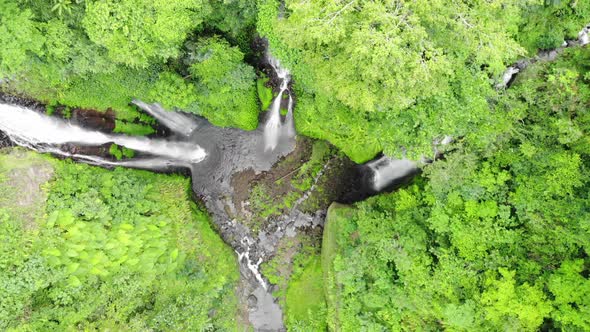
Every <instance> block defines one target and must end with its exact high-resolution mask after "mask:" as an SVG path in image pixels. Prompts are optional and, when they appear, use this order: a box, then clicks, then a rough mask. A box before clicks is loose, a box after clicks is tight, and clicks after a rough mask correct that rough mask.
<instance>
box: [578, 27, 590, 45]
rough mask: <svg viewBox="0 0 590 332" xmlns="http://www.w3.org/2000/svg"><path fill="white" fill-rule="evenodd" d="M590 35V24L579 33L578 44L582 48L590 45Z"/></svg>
mask: <svg viewBox="0 0 590 332" xmlns="http://www.w3.org/2000/svg"><path fill="white" fill-rule="evenodd" d="M589 33H590V24H588V25H587V26H585V27H584V28H583V29H582V30H581V31H580V33H578V42H579V43H580V46H585V45H588V44H589V43H590V37H589V36H588V34H589Z"/></svg>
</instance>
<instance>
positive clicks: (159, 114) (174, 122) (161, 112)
mask: <svg viewBox="0 0 590 332" xmlns="http://www.w3.org/2000/svg"><path fill="white" fill-rule="evenodd" d="M132 103H133V104H135V105H137V106H138V107H139V108H141V109H142V110H144V111H146V112H147V113H149V114H150V115H151V116H153V117H154V118H156V120H158V121H159V122H160V123H161V124H163V125H164V126H166V127H167V128H168V129H170V130H172V132H174V133H177V134H181V135H184V136H190V134H191V133H192V132H193V131H195V129H197V127H198V124H197V122H196V121H195V119H194V118H193V117H192V116H190V115H189V114H185V113H182V112H169V111H166V110H165V109H164V108H163V107H162V106H161V105H160V104H158V103H155V104H147V103H144V102H143V101H141V100H137V99H134V100H133V101H132Z"/></svg>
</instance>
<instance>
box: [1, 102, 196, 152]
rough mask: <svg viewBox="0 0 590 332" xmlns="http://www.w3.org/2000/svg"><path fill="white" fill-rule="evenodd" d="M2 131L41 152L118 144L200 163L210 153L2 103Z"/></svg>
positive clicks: (187, 144)
mask: <svg viewBox="0 0 590 332" xmlns="http://www.w3.org/2000/svg"><path fill="white" fill-rule="evenodd" d="M0 130H1V131H4V132H5V133H6V134H7V135H8V136H9V137H10V138H11V139H12V140H13V141H14V142H15V143H17V144H19V145H24V146H28V147H31V148H35V149H36V150H39V151H41V152H53V153H57V151H56V149H57V148H56V147H55V146H56V145H60V144H66V143H76V144H80V145H91V146H92V145H94V146H96V145H102V144H106V143H115V144H117V145H120V146H124V147H127V148H129V149H133V150H136V151H141V152H145V153H149V154H152V155H155V156H158V157H161V158H168V159H172V160H176V161H181V162H189V163H198V162H200V161H201V160H203V159H204V158H205V157H206V156H207V153H206V152H205V150H203V149H202V148H201V147H200V146H198V145H196V144H190V143H187V142H174V141H166V140H161V139H149V138H146V137H131V136H125V135H114V134H104V133H101V132H98V131H92V130H87V129H84V128H82V127H79V126H76V125H73V124H71V123H68V122H65V121H63V120H61V119H56V118H52V117H49V116H47V115H44V114H40V113H37V112H35V111H33V110H30V109H27V108H23V107H19V106H14V105H8V104H0Z"/></svg>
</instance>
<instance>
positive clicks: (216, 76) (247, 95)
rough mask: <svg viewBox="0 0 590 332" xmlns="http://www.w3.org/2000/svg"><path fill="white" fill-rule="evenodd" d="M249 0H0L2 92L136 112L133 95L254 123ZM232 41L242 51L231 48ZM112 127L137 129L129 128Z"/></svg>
mask: <svg viewBox="0 0 590 332" xmlns="http://www.w3.org/2000/svg"><path fill="white" fill-rule="evenodd" d="M255 18H256V11H255V6H254V4H253V3H252V2H251V1H244V0H234V1H218V0H210V1H209V0H207V1H193V0H183V1H173V2H170V1H137V0H109V1H90V0H88V1H61V0H60V1H57V0H56V1H20V0H2V1H0V35H1V37H0V42H1V43H2V45H4V46H5V47H4V48H3V49H2V50H1V51H0V78H2V79H4V80H7V82H6V84H4V87H3V89H4V90H7V91H10V92H17V93H21V94H25V95H27V96H30V97H33V98H35V99H38V100H41V101H44V102H46V103H49V104H62V105H67V106H71V107H81V108H90V109H97V110H99V111H104V110H107V109H109V108H111V109H114V110H115V111H116V112H117V116H118V117H119V118H120V119H126V120H135V119H139V118H140V115H139V112H138V111H137V110H136V109H135V108H133V107H131V106H129V103H130V101H131V100H132V99H133V98H139V99H142V100H144V101H148V102H161V103H162V104H163V105H164V106H166V107H167V108H174V107H179V108H183V109H186V110H188V111H192V112H196V113H198V114H202V115H204V116H206V117H208V118H210V119H211V121H212V122H213V123H215V124H216V125H220V126H236V127H240V128H243V129H248V130H251V129H254V128H256V125H257V119H258V109H259V106H258V104H257V100H256V80H255V79H256V75H255V73H254V69H253V68H252V67H251V66H249V65H247V64H245V63H244V61H243V60H244V53H243V52H244V51H246V52H249V49H248V46H249V42H250V40H251V38H252V37H253V34H252V30H253V27H254V25H255ZM240 47H241V48H240ZM119 131H120V132H130V133H135V134H146V133H149V132H146V131H137V128H129V127H120V128H119Z"/></svg>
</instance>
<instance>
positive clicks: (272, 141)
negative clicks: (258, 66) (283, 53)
mask: <svg viewBox="0 0 590 332" xmlns="http://www.w3.org/2000/svg"><path fill="white" fill-rule="evenodd" d="M268 62H269V63H270V65H271V66H272V68H273V69H274V71H275V72H276V74H277V76H278V78H279V79H280V80H281V86H280V91H279V94H278V95H277V96H276V97H275V99H274V100H273V102H272V104H271V106H270V110H269V111H268V113H269V114H268V118H267V120H266V123H265V125H264V150H265V151H273V150H274V149H275V148H276V147H277V145H278V144H279V139H280V138H281V136H282V135H285V136H287V137H289V138H291V137H294V136H295V127H294V125H293V109H292V108H293V97H292V96H291V93H290V92H289V91H288V88H289V82H290V81H291V78H290V76H289V71H288V70H287V69H285V68H282V67H281V65H280V63H279V61H278V60H276V59H275V58H273V57H271V56H270V55H269V56H268ZM285 92H286V93H288V94H289V104H288V105H289V106H288V112H287V118H286V123H285V126H286V128H287V129H286V132H283V130H282V127H283V124H282V123H281V104H282V102H283V94H284V93H285Z"/></svg>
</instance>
